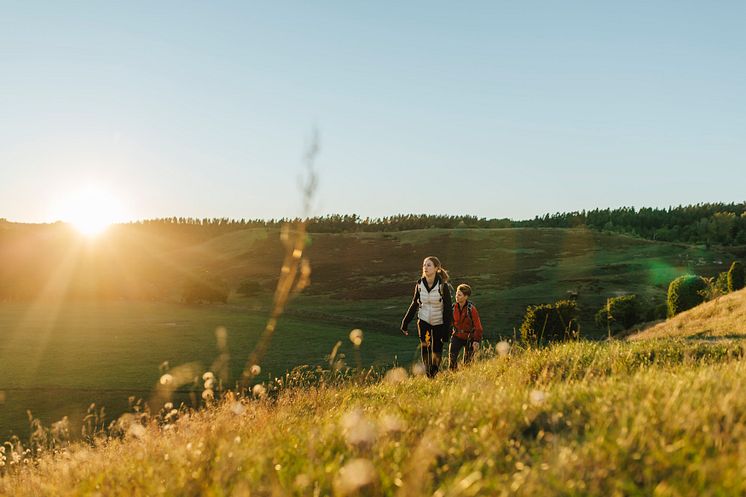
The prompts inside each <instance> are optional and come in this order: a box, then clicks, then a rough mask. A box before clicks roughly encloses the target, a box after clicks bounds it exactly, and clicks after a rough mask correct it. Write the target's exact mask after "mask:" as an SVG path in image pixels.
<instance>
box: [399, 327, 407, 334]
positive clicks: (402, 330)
mask: <svg viewBox="0 0 746 497" xmlns="http://www.w3.org/2000/svg"><path fill="white" fill-rule="evenodd" d="M399 331H401V332H402V334H403V335H405V336H409V331H407V329H406V328H399Z"/></svg>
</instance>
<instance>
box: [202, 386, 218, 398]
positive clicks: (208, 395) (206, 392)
mask: <svg viewBox="0 0 746 497" xmlns="http://www.w3.org/2000/svg"><path fill="white" fill-rule="evenodd" d="M214 398H215V392H213V391H212V390H211V389H209V388H207V389H205V390H203V391H202V400H213V399H214Z"/></svg>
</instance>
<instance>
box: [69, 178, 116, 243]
mask: <svg viewBox="0 0 746 497" xmlns="http://www.w3.org/2000/svg"><path fill="white" fill-rule="evenodd" d="M122 214H123V213H122V207H121V204H120V203H119V202H118V201H117V200H116V198H114V197H113V196H112V195H111V194H110V193H109V192H107V191H106V190H103V189H101V188H98V187H95V186H87V187H85V188H82V189H80V190H78V191H76V192H74V193H72V194H70V195H69V196H68V197H67V198H66V199H65V201H63V202H62V206H61V208H60V212H59V214H58V215H59V218H60V219H61V220H62V221H63V222H66V223H69V224H71V225H72V226H73V227H74V228H75V229H76V230H78V231H79V232H80V233H81V234H83V235H85V236H89V237H92V236H96V235H98V234H101V233H103V232H104V231H105V230H106V229H107V228H108V227H109V226H110V225H111V224H113V223H115V222H117V221H119V220H121V219H122V217H123V216H122Z"/></svg>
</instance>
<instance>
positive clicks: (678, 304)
mask: <svg viewBox="0 0 746 497" xmlns="http://www.w3.org/2000/svg"><path fill="white" fill-rule="evenodd" d="M706 290H707V281H706V280H705V279H704V278H702V277H701V276H697V275H694V274H685V275H683V276H679V277H678V278H676V279H675V280H673V281H672V282H671V284H670V285H668V317H673V316H675V315H676V314H679V313H680V312H683V311H686V310H688V309H691V308H692V307H696V306H698V305H699V304H701V303H702V302H704V301H705V292H706Z"/></svg>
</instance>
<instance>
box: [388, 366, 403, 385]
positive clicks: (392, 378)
mask: <svg viewBox="0 0 746 497" xmlns="http://www.w3.org/2000/svg"><path fill="white" fill-rule="evenodd" d="M408 376H409V375H408V374H407V370H406V369H404V368H393V369H389V370H388V371H386V376H384V378H383V381H385V382H386V383H401V382H402V381H404V380H406V379H407V377H408Z"/></svg>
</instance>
